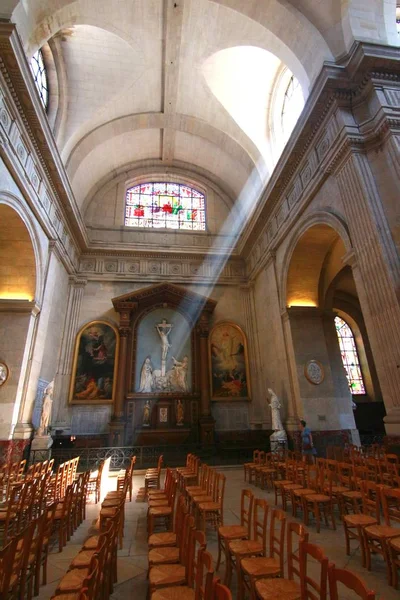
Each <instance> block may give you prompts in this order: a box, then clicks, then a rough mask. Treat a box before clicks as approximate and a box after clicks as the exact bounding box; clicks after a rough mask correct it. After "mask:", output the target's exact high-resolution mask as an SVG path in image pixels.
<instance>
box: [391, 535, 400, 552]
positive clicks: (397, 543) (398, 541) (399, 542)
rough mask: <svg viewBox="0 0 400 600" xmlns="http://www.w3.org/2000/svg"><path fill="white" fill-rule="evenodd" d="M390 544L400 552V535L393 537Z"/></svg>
mask: <svg viewBox="0 0 400 600" xmlns="http://www.w3.org/2000/svg"><path fill="white" fill-rule="evenodd" d="M389 544H390V546H391V547H392V548H394V550H397V551H398V552H400V537H398V538H397V537H396V538H393V539H391V540H390V542H389Z"/></svg>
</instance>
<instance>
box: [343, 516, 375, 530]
mask: <svg viewBox="0 0 400 600" xmlns="http://www.w3.org/2000/svg"><path fill="white" fill-rule="evenodd" d="M344 521H345V523H346V524H347V525H349V526H350V527H358V526H361V527H363V526H366V525H375V523H376V519H374V517H370V516H369V515H344Z"/></svg>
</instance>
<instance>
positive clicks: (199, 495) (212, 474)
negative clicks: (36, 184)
mask: <svg viewBox="0 0 400 600" xmlns="http://www.w3.org/2000/svg"><path fill="white" fill-rule="evenodd" d="M217 478H218V473H217V471H216V470H215V469H212V468H211V467H210V468H209V469H208V472H207V477H206V479H205V487H203V488H202V489H196V487H197V486H190V490H191V491H190V490H189V491H188V492H187V494H186V497H187V503H188V507H189V511H190V512H191V513H192V514H196V513H197V505H198V504H199V503H200V502H205V501H206V500H207V499H208V501H209V502H211V501H212V500H213V499H214V494H215V487H216V485H217Z"/></svg>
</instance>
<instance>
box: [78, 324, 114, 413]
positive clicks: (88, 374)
mask: <svg viewBox="0 0 400 600" xmlns="http://www.w3.org/2000/svg"><path fill="white" fill-rule="evenodd" d="M118 344H119V339H118V331H117V329H116V328H115V327H114V326H113V325H110V323H106V322H104V321H92V322H91V323H88V324H87V325H84V327H82V329H81V330H80V331H79V333H78V335H77V337H76V344H75V354H74V364H73V369H72V379H71V387H70V396H69V401H70V403H71V404H111V403H112V402H113V400H114V393H115V382H116V368H117V360H118Z"/></svg>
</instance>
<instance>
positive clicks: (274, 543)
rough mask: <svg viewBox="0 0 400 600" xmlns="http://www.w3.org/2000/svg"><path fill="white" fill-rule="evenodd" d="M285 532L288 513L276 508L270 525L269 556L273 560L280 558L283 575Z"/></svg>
mask: <svg viewBox="0 0 400 600" xmlns="http://www.w3.org/2000/svg"><path fill="white" fill-rule="evenodd" d="M285 531H286V513H285V512H283V510H280V509H278V508H274V509H273V510H272V514H271V521H270V525H269V555H270V557H271V558H275V557H278V558H279V564H280V568H281V573H283V564H284V558H285Z"/></svg>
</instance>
